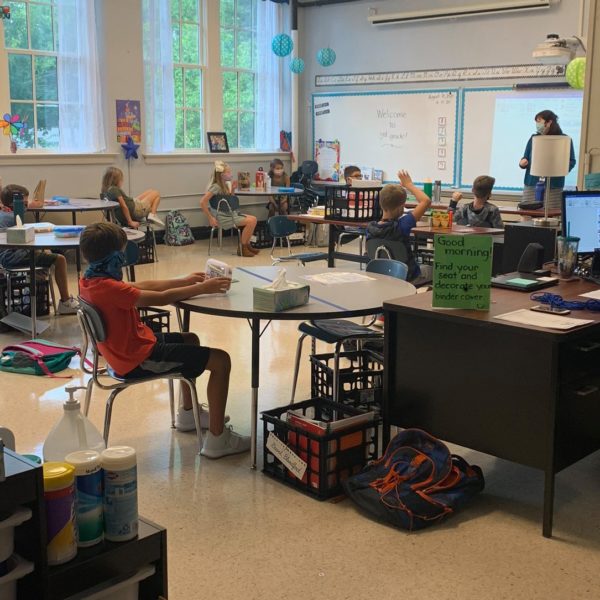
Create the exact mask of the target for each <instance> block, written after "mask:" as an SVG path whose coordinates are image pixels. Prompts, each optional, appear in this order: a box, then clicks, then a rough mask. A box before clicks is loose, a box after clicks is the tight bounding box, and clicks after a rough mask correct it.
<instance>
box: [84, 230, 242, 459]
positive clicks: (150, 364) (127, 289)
mask: <svg viewBox="0 0 600 600" xmlns="http://www.w3.org/2000/svg"><path fill="white" fill-rule="evenodd" d="M126 244H127V236H126V235H125V232H124V231H123V229H121V228H120V227H119V226H118V225H115V224H114V223H94V224H93V225H88V226H87V227H86V228H85V230H84V231H83V233H82V234H81V239H80V248H81V253H82V254H83V257H84V258H85V259H86V260H87V261H88V262H89V266H88V268H87V269H86V271H85V273H84V276H83V278H82V279H81V282H80V296H81V298H82V299H83V300H84V301H85V302H87V303H88V304H91V305H92V306H94V307H95V308H96V309H97V310H98V311H99V312H100V313H101V315H102V318H103V320H104V325H105V328H106V332H107V335H106V339H105V340H104V341H103V342H98V350H99V351H100V353H101V354H102V356H103V358H104V359H105V360H106V362H107V363H108V364H109V365H110V366H111V368H112V369H113V370H114V372H115V373H117V374H119V375H120V376H122V377H125V378H128V379H129V378H143V377H147V376H154V377H155V376H156V375H157V374H161V373H163V374H165V375H167V374H169V373H178V374H181V375H183V376H184V377H186V378H188V379H196V378H197V377H199V376H200V375H201V374H202V373H203V372H204V371H209V372H210V377H209V380H208V386H207V398H208V406H209V410H208V411H206V410H202V411H201V413H200V426H201V427H202V428H203V429H204V428H205V429H208V432H207V433H206V435H205V436H204V444H203V447H202V450H201V454H202V455H203V456H207V457H209V458H221V457H222V456H227V455H230V454H238V453H240V452H246V451H248V450H249V449H250V438H249V437H248V436H243V435H240V434H239V433H236V432H235V431H233V429H232V428H231V427H230V426H227V425H226V423H227V421H228V420H229V417H227V416H226V415H225V406H226V403H227V393H228V389H229V375H230V372H231V359H230V358H229V355H228V354H227V353H226V352H224V351H223V350H219V349H217V348H208V347H204V346H201V345H200V341H199V339H198V336H197V335H196V334H194V333H164V334H163V333H154V332H153V331H152V330H151V329H150V328H149V327H147V326H146V325H144V324H143V323H142V321H141V320H140V316H139V313H138V310H137V309H138V308H141V307H145V306H167V305H170V304H174V303H175V302H178V301H180V300H185V299H186V298H191V297H193V296H198V295H201V294H214V293H219V292H221V293H222V292H226V291H227V290H228V289H229V286H230V285H231V279H228V278H225V277H215V278H212V279H206V277H205V274H204V273H191V274H190V275H187V276H186V277H181V278H178V279H167V280H162V281H155V280H152V281H141V282H130V283H127V282H124V281H122V267H123V265H124V262H125V256H124V254H123V252H124V250H125V246H126ZM195 426H196V425H195V420H194V415H193V410H192V398H191V394H190V392H189V389H188V388H187V386H185V385H184V386H182V389H181V390H180V406H179V410H178V413H177V419H176V428H177V429H178V430H179V431H192V430H194V429H195Z"/></svg>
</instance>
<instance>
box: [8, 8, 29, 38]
mask: <svg viewBox="0 0 600 600" xmlns="http://www.w3.org/2000/svg"><path fill="white" fill-rule="evenodd" d="M7 4H8V6H10V19H5V20H4V44H5V46H6V47H7V48H28V47H29V46H28V44H27V8H26V7H25V3H24V2H8V3H7Z"/></svg>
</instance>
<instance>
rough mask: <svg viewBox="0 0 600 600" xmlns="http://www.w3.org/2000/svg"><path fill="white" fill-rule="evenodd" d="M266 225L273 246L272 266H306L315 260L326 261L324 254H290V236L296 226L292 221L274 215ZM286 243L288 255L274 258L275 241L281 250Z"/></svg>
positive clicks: (325, 254) (295, 229) (294, 231)
mask: <svg viewBox="0 0 600 600" xmlns="http://www.w3.org/2000/svg"><path fill="white" fill-rule="evenodd" d="M267 225H268V227H269V233H270V234H271V237H272V238H273V245H272V246H271V260H272V261H273V264H276V263H279V262H290V261H297V262H298V263H301V264H303V265H304V264H306V263H307V262H314V261H316V260H327V253H326V252H301V253H300V254H293V253H292V246H291V244H290V235H292V234H293V233H296V231H297V226H296V223H294V221H290V219H288V218H287V217H286V216H282V215H276V216H274V217H271V218H270V219H269V220H268V221H267ZM284 240H285V242H286V243H287V248H288V255H287V256H274V255H273V253H274V252H275V246H276V245H277V241H279V244H280V246H281V248H282V249H283V242H284Z"/></svg>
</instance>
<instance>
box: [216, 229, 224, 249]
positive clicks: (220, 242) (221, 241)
mask: <svg viewBox="0 0 600 600" xmlns="http://www.w3.org/2000/svg"><path fill="white" fill-rule="evenodd" d="M217 239H218V240H219V250H222V249H223V229H222V228H221V227H219V228H218V229H217Z"/></svg>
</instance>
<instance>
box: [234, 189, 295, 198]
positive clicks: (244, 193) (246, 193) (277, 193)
mask: <svg viewBox="0 0 600 600" xmlns="http://www.w3.org/2000/svg"><path fill="white" fill-rule="evenodd" d="M280 189H281V188H278V187H269V188H267V189H266V190H257V189H256V188H250V189H249V190H239V189H238V190H235V192H233V193H234V194H235V195H236V196H302V194H304V190H298V189H296V188H294V190H293V191H292V190H291V188H290V189H289V190H288V191H284V192H282V191H280Z"/></svg>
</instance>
